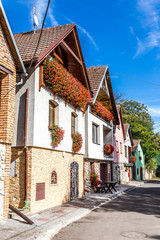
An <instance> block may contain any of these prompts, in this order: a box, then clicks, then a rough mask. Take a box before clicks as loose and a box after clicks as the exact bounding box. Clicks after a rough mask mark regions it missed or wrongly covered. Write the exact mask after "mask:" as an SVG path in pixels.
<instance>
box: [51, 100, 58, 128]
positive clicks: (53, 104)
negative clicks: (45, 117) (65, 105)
mask: <svg viewBox="0 0 160 240" xmlns="http://www.w3.org/2000/svg"><path fill="white" fill-rule="evenodd" d="M57 106H58V104H57V103H56V102H55V101H53V100H52V101H51V100H50V101H49V126H52V125H55V124H56V108H57Z"/></svg>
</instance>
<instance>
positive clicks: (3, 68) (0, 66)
mask: <svg viewBox="0 0 160 240" xmlns="http://www.w3.org/2000/svg"><path fill="white" fill-rule="evenodd" d="M0 71H1V72H2V73H3V74H11V75H13V72H12V71H11V70H9V69H8V68H6V67H4V66H2V65H1V64H0Z"/></svg>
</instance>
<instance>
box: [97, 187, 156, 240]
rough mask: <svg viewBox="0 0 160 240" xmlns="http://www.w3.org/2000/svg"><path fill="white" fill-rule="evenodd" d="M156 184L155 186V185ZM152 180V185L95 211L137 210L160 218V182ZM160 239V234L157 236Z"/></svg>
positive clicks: (131, 192)
mask: <svg viewBox="0 0 160 240" xmlns="http://www.w3.org/2000/svg"><path fill="white" fill-rule="evenodd" d="M154 184H155V187H154ZM158 184H159V187H157V182H156V183H153V182H152V187H139V188H136V189H135V190H133V191H130V192H127V193H126V194H125V195H123V196H121V197H119V198H117V199H116V200H113V201H112V202H110V203H108V204H106V205H104V206H103V207H102V208H99V209H96V210H95V211H96V212H98V211H107V212H109V211H110V212H113V211H119V212H137V213H143V214H147V215H155V216H156V217H157V218H160V183H158ZM155 237H159V238H155V239H160V236H155Z"/></svg>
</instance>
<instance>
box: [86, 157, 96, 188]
mask: <svg viewBox="0 0 160 240" xmlns="http://www.w3.org/2000/svg"><path fill="white" fill-rule="evenodd" d="M90 162H94V172H95V174H96V175H97V176H98V178H99V179H100V163H99V161H96V160H95V159H93V160H91V161H89V160H88V159H85V188H86V189H88V190H90V189H91V184H90V174H91V172H90Z"/></svg>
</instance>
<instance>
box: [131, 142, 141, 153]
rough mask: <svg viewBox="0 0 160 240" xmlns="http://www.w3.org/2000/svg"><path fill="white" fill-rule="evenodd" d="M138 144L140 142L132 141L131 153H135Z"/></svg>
mask: <svg viewBox="0 0 160 240" xmlns="http://www.w3.org/2000/svg"><path fill="white" fill-rule="evenodd" d="M139 142H140V140H133V148H132V152H135V151H136V149H137V146H138V143H139Z"/></svg>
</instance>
